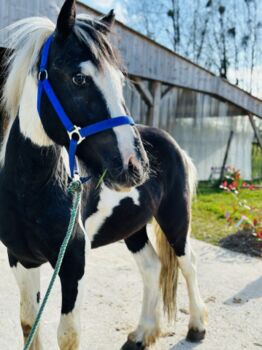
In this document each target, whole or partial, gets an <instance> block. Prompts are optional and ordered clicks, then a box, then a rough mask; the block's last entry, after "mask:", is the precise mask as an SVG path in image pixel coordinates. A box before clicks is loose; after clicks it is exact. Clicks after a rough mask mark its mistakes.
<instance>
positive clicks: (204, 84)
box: [78, 1, 262, 118]
mask: <svg viewBox="0 0 262 350" xmlns="http://www.w3.org/2000/svg"><path fill="white" fill-rule="evenodd" d="M78 11H79V12H86V13H91V14H94V15H101V12H99V11H97V10H94V9H93V8H91V7H89V6H87V5H86V4H84V3H83V2H82V1H78ZM115 32H116V34H117V35H113V41H114V43H115V44H116V46H117V47H118V49H119V50H120V52H121V55H122V57H123V60H124V62H125V65H126V68H127V71H128V73H129V74H130V75H132V76H136V77H140V78H144V79H150V80H155V81H161V82H163V83H166V84H170V85H173V86H177V87H181V88H184V89H189V90H193V91H198V92H204V93H206V94H209V95H212V96H214V97H216V98H218V99H220V100H222V101H227V102H230V103H232V104H234V105H235V106H237V107H239V108H241V109H243V110H244V111H246V113H247V114H253V115H256V116H257V117H260V118H262V100H260V99H258V98H256V97H255V96H252V95H251V94H249V93H248V92H246V91H244V90H242V89H240V88H239V87H237V86H235V85H233V84H231V83H230V82H228V81H227V80H225V79H223V78H220V77H218V76H216V75H215V74H213V73H211V72H209V71H208V70H206V69H205V68H203V67H200V66H199V65H197V64H195V63H193V62H191V61H190V60H188V59H186V58H185V57H182V56H180V55H178V54H176V53H175V52H173V51H172V50H170V49H168V48H166V47H164V46H162V45H160V44H158V43H156V42H155V41H153V40H151V39H150V38H148V37H146V36H144V35H142V34H140V33H138V32H136V31H135V30H133V29H131V28H129V27H127V26H126V25H124V24H123V23H121V22H119V21H117V22H116V29H115ZM123 38H124V40H123Z"/></svg>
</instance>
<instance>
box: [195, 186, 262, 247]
mask: <svg viewBox="0 0 262 350" xmlns="http://www.w3.org/2000/svg"><path fill="white" fill-rule="evenodd" d="M239 197H240V199H241V200H247V203H248V205H249V206H251V207H255V208H259V209H261V210H262V200H261V198H262V190H261V189H260V190H255V191H250V190H248V189H247V190H241V193H240V195H239ZM234 202H235V199H234V197H233V196H232V194H230V193H227V192H224V191H223V190H221V189H219V188H214V187H211V185H210V184H208V183H200V184H199V186H198V191H197V197H196V198H195V199H194V201H193V208H192V209H193V211H192V236H193V237H195V238H197V239H200V240H203V241H205V242H208V243H212V244H215V245H218V242H219V240H220V239H221V238H223V237H226V236H227V235H229V234H231V233H235V232H236V231H237V228H236V227H235V226H229V225H228V223H227V221H226V219H225V213H226V211H228V210H229V211H230V210H231V208H232V205H233V204H234Z"/></svg>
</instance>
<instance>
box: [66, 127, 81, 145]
mask: <svg viewBox="0 0 262 350" xmlns="http://www.w3.org/2000/svg"><path fill="white" fill-rule="evenodd" d="M80 131H81V128H80V127H79V126H76V125H74V129H73V130H72V131H67V133H68V136H69V139H70V141H71V140H75V141H76V142H77V144H78V145H79V144H80V143H81V142H82V141H84V139H85V138H84V137H82V136H81V134H80Z"/></svg>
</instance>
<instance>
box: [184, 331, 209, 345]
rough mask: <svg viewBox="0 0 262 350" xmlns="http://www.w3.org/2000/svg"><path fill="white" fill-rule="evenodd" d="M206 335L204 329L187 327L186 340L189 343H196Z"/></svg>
mask: <svg viewBox="0 0 262 350" xmlns="http://www.w3.org/2000/svg"><path fill="white" fill-rule="evenodd" d="M205 335H206V331H205V330H203V331H197V330H195V329H192V328H191V329H189V331H188V333H187V337H186V340H187V341H190V342H191V343H198V342H200V341H201V340H203V339H204V338H205Z"/></svg>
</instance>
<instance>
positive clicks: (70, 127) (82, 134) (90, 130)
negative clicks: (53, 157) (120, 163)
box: [37, 35, 135, 178]
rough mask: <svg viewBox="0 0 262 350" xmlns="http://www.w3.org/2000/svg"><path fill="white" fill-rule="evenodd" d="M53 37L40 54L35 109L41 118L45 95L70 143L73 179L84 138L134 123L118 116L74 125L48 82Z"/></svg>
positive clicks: (128, 118)
mask: <svg viewBox="0 0 262 350" xmlns="http://www.w3.org/2000/svg"><path fill="white" fill-rule="evenodd" d="M53 39H54V36H53V35H51V36H50V37H49V38H48V39H47V41H46V42H45V44H44V46H43V48H42V52H41V60H40V70H39V75H38V97H37V109H38V113H39V116H41V101H42V96H43V92H45V93H46V96H47V97H48V99H49V101H50V102H51V104H52V106H53V108H54V110H55V112H56V114H57V116H58V117H59V119H60V121H61V123H62V124H63V126H64V128H65V129H66V131H67V134H68V137H69V140H70V143H69V150H68V155H69V167H70V173H71V177H72V178H73V177H74V176H75V175H78V170H77V163H76V150H77V146H78V145H79V144H80V143H81V142H82V141H84V140H85V138H87V137H89V136H92V135H95V134H98V133H100V132H103V131H105V130H108V129H112V128H115V127H118V126H121V125H134V124H135V122H134V120H133V118H132V117H130V116H119V117H115V118H111V119H105V120H103V121H101V122H98V123H95V124H92V125H88V126H86V127H83V128H81V127H78V126H76V125H74V124H73V123H72V122H71V120H70V118H69V117H68V115H67V114H66V112H65V111H64V109H63V107H62V105H61V103H60V102H59V100H58V98H57V96H56V94H55V92H54V90H53V88H52V86H51V84H50V81H49V80H48V70H47V66H48V56H49V50H50V46H51V44H52V42H53Z"/></svg>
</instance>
